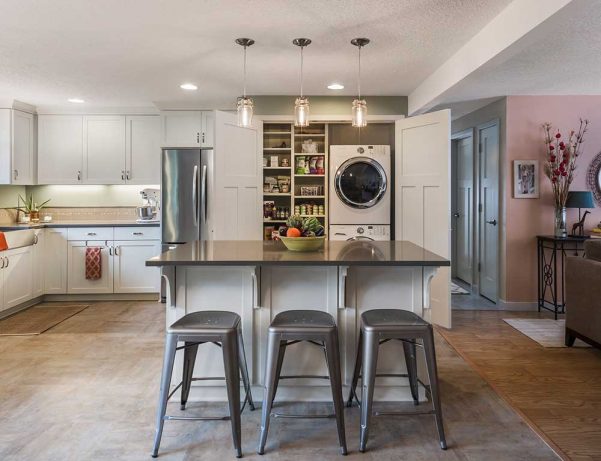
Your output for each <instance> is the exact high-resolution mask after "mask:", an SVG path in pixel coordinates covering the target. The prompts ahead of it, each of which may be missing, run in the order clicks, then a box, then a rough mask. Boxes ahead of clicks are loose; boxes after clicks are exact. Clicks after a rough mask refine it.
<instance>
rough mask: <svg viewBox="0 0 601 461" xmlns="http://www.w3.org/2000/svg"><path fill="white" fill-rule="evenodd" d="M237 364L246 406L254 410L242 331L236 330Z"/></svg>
mask: <svg viewBox="0 0 601 461" xmlns="http://www.w3.org/2000/svg"><path fill="white" fill-rule="evenodd" d="M237 334H238V363H239V364H240V373H241V374H242V382H243V383H244V392H246V397H247V398H248V405H249V406H250V409H251V410H254V409H255V402H254V401H253V395H252V392H251V389H250V378H249V376H248V365H247V364H246V352H245V351H244V339H243V338H242V330H241V329H240V328H238V332H237Z"/></svg>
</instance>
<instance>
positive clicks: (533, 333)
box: [503, 319, 590, 347]
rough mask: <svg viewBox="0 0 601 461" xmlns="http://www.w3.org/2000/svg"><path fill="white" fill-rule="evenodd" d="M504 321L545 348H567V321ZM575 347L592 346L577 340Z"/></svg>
mask: <svg viewBox="0 0 601 461" xmlns="http://www.w3.org/2000/svg"><path fill="white" fill-rule="evenodd" d="M503 321H504V322H506V323H508V324H509V325H511V326H512V327H513V328H515V329H516V330H518V331H519V332H520V333H522V334H523V335H526V336H528V337H529V338H530V339H532V340H534V341H536V342H537V343H539V344H540V345H541V346H543V347H567V346H566V345H565V327H566V321H565V320H553V319H503ZM573 347H590V346H589V345H588V344H586V343H585V342H583V341H580V340H579V339H577V340H576V342H575V343H574V346H573Z"/></svg>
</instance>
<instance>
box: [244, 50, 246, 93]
mask: <svg viewBox="0 0 601 461" xmlns="http://www.w3.org/2000/svg"><path fill="white" fill-rule="evenodd" d="M243 80H244V99H246V45H244V79H243Z"/></svg>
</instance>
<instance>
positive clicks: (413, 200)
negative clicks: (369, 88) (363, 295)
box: [395, 110, 451, 328]
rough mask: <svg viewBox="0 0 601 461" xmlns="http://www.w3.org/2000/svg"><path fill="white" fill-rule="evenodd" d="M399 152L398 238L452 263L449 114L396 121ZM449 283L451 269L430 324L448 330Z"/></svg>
mask: <svg viewBox="0 0 601 461" xmlns="http://www.w3.org/2000/svg"><path fill="white" fill-rule="evenodd" d="M395 147H396V152H395V177H396V179H395V182H396V184H395V186H396V187H395V189H396V192H395V201H396V205H395V206H396V209H395V239H396V240H408V241H411V242H413V243H415V244H416V245H420V246H422V247H424V248H426V249H427V250H429V251H432V252H433V253H436V254H437V255H439V256H442V257H444V258H450V255H451V251H450V250H451V111H450V110H441V111H438V112H432V113H430V114H425V115H418V116H416V117H409V118H406V119H403V120H398V121H397V122H396V129H395ZM450 283H451V268H450V267H441V268H439V269H438V271H437V273H436V276H435V277H434V279H433V280H432V284H431V292H430V310H429V319H428V320H430V321H431V322H432V323H435V324H437V325H441V326H443V327H446V328H450V327H451V291H450ZM426 307H427V306H426ZM426 316H428V311H426Z"/></svg>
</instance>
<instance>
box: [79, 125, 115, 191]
mask: <svg viewBox="0 0 601 461" xmlns="http://www.w3.org/2000/svg"><path fill="white" fill-rule="evenodd" d="M83 121H84V139H85V143H84V168H83V169H84V181H83V182H84V183H86V184H123V183H125V116H123V115H89V116H88V115H87V116H84V120H83Z"/></svg>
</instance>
